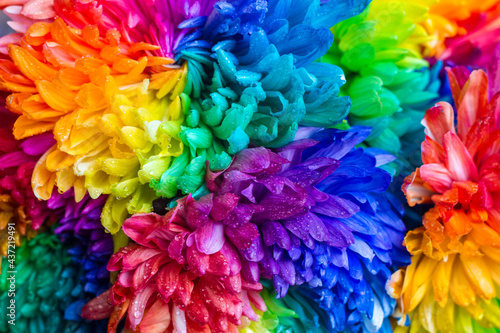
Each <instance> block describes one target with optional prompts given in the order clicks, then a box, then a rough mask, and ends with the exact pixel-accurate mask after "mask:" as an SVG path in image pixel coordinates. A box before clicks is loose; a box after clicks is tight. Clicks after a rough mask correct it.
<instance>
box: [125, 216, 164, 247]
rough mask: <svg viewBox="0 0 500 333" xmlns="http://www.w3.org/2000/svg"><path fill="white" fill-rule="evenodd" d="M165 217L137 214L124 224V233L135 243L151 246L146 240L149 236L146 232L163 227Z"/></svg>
mask: <svg viewBox="0 0 500 333" xmlns="http://www.w3.org/2000/svg"><path fill="white" fill-rule="evenodd" d="M162 220H163V217H162V216H160V215H158V214H135V215H132V217H130V218H128V219H126V220H125V222H123V227H122V228H123V232H125V234H126V235H127V236H129V237H130V238H132V239H133V240H134V241H135V242H137V243H139V244H142V245H144V246H150V244H149V243H150V242H149V241H148V240H146V239H145V237H146V236H147V235H148V234H149V233H146V230H147V229H149V228H151V227H152V226H160V225H162Z"/></svg>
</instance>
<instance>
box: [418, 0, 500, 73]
mask: <svg viewBox="0 0 500 333" xmlns="http://www.w3.org/2000/svg"><path fill="white" fill-rule="evenodd" d="M499 8H500V2H499V1H498V0H487V1H467V0H458V1H457V0H438V1H434V3H432V4H431V5H430V8H429V17H428V18H427V20H426V21H425V22H424V24H423V27H424V29H425V30H426V31H427V33H428V34H429V35H430V36H432V37H433V38H432V39H431V40H429V41H428V42H427V43H426V44H425V45H424V49H423V51H422V53H423V55H424V56H425V57H436V58H441V59H443V60H453V61H457V63H458V64H461V65H464V66H467V65H471V64H472V63H475V64H477V65H480V64H487V62H488V59H490V57H491V51H492V49H493V48H494V47H495V45H496V44H497V43H498V42H499V37H498V31H499V30H500V22H499V20H498V10H499ZM481 55H484V56H481ZM470 60H472V63H470V62H468V61H470Z"/></svg>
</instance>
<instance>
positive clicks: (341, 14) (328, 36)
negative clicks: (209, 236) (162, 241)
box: [152, 0, 367, 197]
mask: <svg viewBox="0 0 500 333" xmlns="http://www.w3.org/2000/svg"><path fill="white" fill-rule="evenodd" d="M366 4H367V2H366V1H328V2H320V1H313V0H307V1H298V0H290V1H285V0H272V1H264V0H237V1H230V2H229V1H227V2H226V1H219V2H217V3H216V4H215V6H214V8H215V10H214V12H213V13H212V14H211V15H210V16H209V17H208V19H207V20H206V22H204V20H201V19H199V20H190V21H188V22H185V23H184V24H185V25H189V26H190V27H195V26H197V27H199V30H196V31H195V32H194V33H192V34H190V35H188V36H186V37H185V38H184V39H183V40H182V41H181V42H180V44H179V46H178V48H177V49H176V58H177V61H183V60H184V61H187V62H188V74H187V75H188V82H187V85H186V89H185V93H186V95H188V96H189V97H190V98H191V101H190V104H189V105H186V108H187V110H186V112H187V118H186V122H185V124H184V126H183V128H182V130H181V134H180V137H181V139H182V141H183V143H184V145H185V147H186V148H185V151H184V152H183V155H182V156H180V157H178V158H177V159H176V160H175V161H174V162H173V166H172V168H170V169H169V170H167V172H165V173H164V175H163V177H162V179H161V180H160V181H154V182H152V186H153V188H154V189H155V190H156V193H157V194H158V195H160V196H163V197H172V196H174V195H175V192H176V190H177V189H178V188H180V189H181V190H182V191H183V193H184V194H187V193H194V192H196V190H197V189H198V188H199V186H201V184H202V177H203V175H204V170H205V162H206V161H207V160H208V161H209V162H210V166H211V168H212V169H213V170H216V169H224V168H226V167H227V166H228V165H229V163H230V161H231V159H230V157H229V156H230V155H233V154H236V153H237V152H239V151H241V150H242V149H244V148H246V147H247V146H248V145H257V146H264V147H270V148H277V147H283V146H284V145H286V144H288V143H289V142H291V141H292V140H293V139H294V136H295V134H296V132H297V129H298V128H299V126H313V127H327V126H330V125H333V124H335V123H338V122H339V121H341V120H342V119H343V118H344V117H345V116H346V115H347V113H348V111H349V108H350V105H351V102H350V99H349V97H347V96H344V97H339V96H338V93H339V90H340V87H341V86H342V85H343V84H344V83H345V79H344V75H343V72H342V70H341V69H340V68H339V67H337V66H333V65H329V64H320V63H313V61H315V60H316V59H318V58H319V57H321V56H322V55H324V54H325V53H326V52H327V51H328V49H329V47H330V46H331V44H332V42H333V35H332V33H331V32H330V31H329V30H328V27H330V26H331V24H335V23H336V22H338V21H339V20H342V19H345V18H347V17H350V16H352V15H355V14H357V13H359V12H361V11H362V10H363V9H364V8H365V6H366ZM185 104H186V103H185ZM174 180H175V182H176V185H177V187H176V188H174V191H173V190H172V186H167V184H168V183H171V182H172V181H174Z"/></svg>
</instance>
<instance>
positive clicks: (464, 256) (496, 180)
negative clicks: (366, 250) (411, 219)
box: [388, 68, 500, 332]
mask: <svg viewBox="0 0 500 333" xmlns="http://www.w3.org/2000/svg"><path fill="white" fill-rule="evenodd" d="M448 74H449V78H450V82H451V87H452V93H453V97H454V100H455V104H456V106H457V114H458V116H457V122H456V126H455V119H454V111H453V108H452V107H451V106H450V105H449V104H448V103H438V104H437V105H436V106H434V107H432V108H431V109H429V110H427V112H426V114H425V117H424V120H423V121H422V124H423V125H424V126H425V128H426V129H425V133H426V135H427V136H426V139H425V142H423V143H422V160H423V163H424V165H423V166H422V167H421V168H420V169H417V171H416V172H414V173H413V174H412V175H410V176H408V177H407V178H406V180H405V183H404V185H403V188H402V189H403V191H404V192H405V194H406V196H407V199H408V203H409V204H410V205H411V206H413V205H415V204H418V203H433V204H434V207H433V208H431V209H430V210H429V211H428V212H427V213H426V214H425V215H424V218H423V227H421V228H418V229H416V230H413V231H410V232H409V233H408V235H407V236H406V239H405V244H406V247H407V249H408V251H409V252H410V253H411V254H412V255H413V258H412V263H411V265H410V266H409V267H407V268H406V270H400V271H398V272H397V273H395V274H394V275H393V277H392V281H391V283H390V284H389V285H388V290H389V292H390V293H392V295H393V296H394V297H396V298H399V312H400V313H399V314H400V315H401V316H402V320H401V321H402V322H405V318H406V315H407V314H408V315H409V318H410V320H411V329H410V330H411V332H419V331H420V330H421V331H429V332H466V331H467V332H468V331H471V330H473V328H474V327H480V326H479V325H481V326H483V327H496V328H500V307H499V302H498V300H497V288H498V287H500V200H499V199H500V169H499V165H500V109H499V108H498V107H497V105H498V101H499V98H500V96H499V95H496V96H494V97H493V98H492V99H491V100H488V79H487V77H486V74H485V73H484V72H483V71H474V72H472V73H469V72H468V71H467V70H466V69H463V68H456V69H453V70H449V71H448ZM469 74H470V76H469ZM478 324H479V325H478ZM474 330H475V329H474Z"/></svg>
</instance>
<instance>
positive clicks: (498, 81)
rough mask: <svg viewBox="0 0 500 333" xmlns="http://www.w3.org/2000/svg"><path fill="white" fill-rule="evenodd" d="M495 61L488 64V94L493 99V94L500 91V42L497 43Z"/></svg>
mask: <svg viewBox="0 0 500 333" xmlns="http://www.w3.org/2000/svg"><path fill="white" fill-rule="evenodd" d="M493 59H495V60H494V61H490V62H489V64H488V70H487V73H488V81H489V83H490V84H489V91H488V95H489V98H490V99H491V98H492V97H493V95H495V94H496V93H497V92H500V62H499V61H498V59H500V44H498V45H497V47H496V48H495V51H494V54H493Z"/></svg>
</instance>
